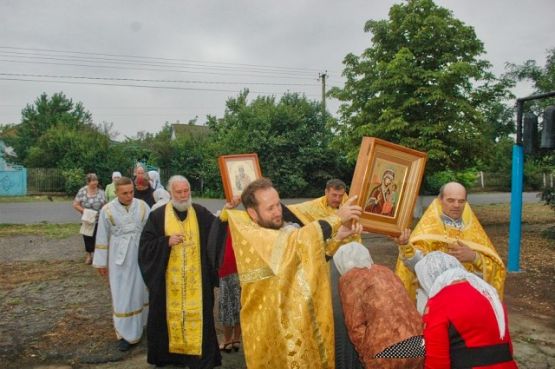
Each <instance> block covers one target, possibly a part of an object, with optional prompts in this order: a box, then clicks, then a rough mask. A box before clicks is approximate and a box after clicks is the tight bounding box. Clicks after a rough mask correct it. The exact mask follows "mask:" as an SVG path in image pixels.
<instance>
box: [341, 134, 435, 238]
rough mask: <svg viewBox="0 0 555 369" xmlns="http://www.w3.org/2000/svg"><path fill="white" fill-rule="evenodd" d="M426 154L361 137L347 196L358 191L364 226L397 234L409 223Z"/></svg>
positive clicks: (383, 232) (379, 140) (372, 138)
mask: <svg viewBox="0 0 555 369" xmlns="http://www.w3.org/2000/svg"><path fill="white" fill-rule="evenodd" d="M427 159H428V155H427V154H426V153H423V152H420V151H416V150H413V149H409V148H407V147H404V146H401V145H397V144H394V143H391V142H388V141H384V140H381V139H378V138H375V137H363V138H362V143H361V145H360V151H359V154H358V159H357V163H356V166H355V171H354V174H353V180H352V182H351V189H350V192H349V196H353V195H358V198H357V203H358V205H360V206H361V207H362V215H361V217H360V223H361V224H362V226H363V228H364V230H366V231H369V232H374V233H381V234H385V235H390V236H394V237H397V236H399V235H400V234H401V231H402V230H403V229H405V228H407V227H409V226H410V225H411V222H412V214H413V211H414V205H415V203H416V199H417V197H418V193H419V191H420V185H421V183H422V178H423V176H424V168H425V167H426V161H427Z"/></svg>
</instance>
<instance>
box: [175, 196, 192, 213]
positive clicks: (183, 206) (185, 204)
mask: <svg viewBox="0 0 555 369" xmlns="http://www.w3.org/2000/svg"><path fill="white" fill-rule="evenodd" d="M192 204H193V198H192V197H191V196H189V198H188V199H187V200H181V201H178V200H175V199H172V205H173V207H174V208H176V209H177V210H178V211H185V210H188V209H189V208H190V207H191V205H192Z"/></svg>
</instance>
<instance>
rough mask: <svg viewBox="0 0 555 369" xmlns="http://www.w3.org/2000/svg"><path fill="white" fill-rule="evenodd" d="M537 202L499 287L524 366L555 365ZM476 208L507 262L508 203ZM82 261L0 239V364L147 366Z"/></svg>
mask: <svg viewBox="0 0 555 369" xmlns="http://www.w3.org/2000/svg"><path fill="white" fill-rule="evenodd" d="M538 206H542V205H530V206H528V207H526V206H525V216H524V218H523V235H522V257H521V268H522V272H519V273H509V274H508V277H507V281H506V292H505V302H506V304H507V306H508V309H509V320H510V329H511V335H512V338H513V344H514V350H515V357H516V359H517V361H518V362H519V367H520V368H529V369H544V368H545V369H547V368H555V342H554V341H555V340H554V337H555V294H554V293H553V289H554V288H555V242H554V241H553V240H552V239H551V240H549V239H547V238H545V237H544V236H542V232H544V230H545V229H547V228H549V227H552V226H553V225H554V224H555V216H554V215H553V212H552V211H551V212H545V211H543V209H542V211H541V212H540V211H538V210H537V209H539V208H535V207H538ZM477 210H478V211H477V213H478V216H479V218H480V219H481V221H482V224H483V225H484V227H485V228H486V231H487V232H488V234H489V236H490V237H491V239H492V241H493V243H494V244H495V245H497V248H498V251H499V254H500V255H501V257H502V259H503V260H505V261H506V260H507V238H508V226H509V225H508V220H507V218H508V217H507V215H506V214H507V207H506V206H505V207H503V206H484V207H480V208H478V209H477ZM538 214H540V215H538ZM364 241H365V244H366V245H367V246H368V247H369V248H370V251H371V253H372V257H373V259H374V261H375V262H377V263H380V264H384V265H388V266H390V267H393V266H394V262H395V258H396V254H397V251H396V248H395V247H394V245H393V243H392V242H391V241H390V240H389V239H387V238H384V237H380V236H376V235H367V236H365V237H364ZM83 259H84V251H83V245H82V240H81V238H80V237H79V236H77V235H76V236H72V237H69V238H67V239H63V240H52V239H47V238H44V237H37V236H15V237H4V238H0V265H1V268H0V314H1V316H2V319H1V321H0V368H49V369H54V368H56V369H61V368H64V369H67V368H76V369H81V368H83V369H93V368H94V369H100V368H104V369H131V368H138V369H142V368H145V369H146V368H152V367H153V366H151V365H148V364H147V363H146V356H145V355H146V346H145V342H144V341H145V340H143V342H141V344H139V345H138V346H137V347H134V348H133V349H132V350H131V351H130V352H127V353H121V352H119V351H118V350H117V349H116V337H115V334H114V330H113V328H112V321H111V305H110V294H109V291H108V285H107V283H106V281H105V280H103V279H102V278H101V277H100V276H99V275H98V274H97V273H96V270H95V269H94V268H92V267H90V266H88V265H85V264H84V263H83ZM220 328H221V327H218V329H219V332H221V329H220ZM223 360H224V361H223V366H222V367H223V368H244V360H243V357H242V355H241V352H239V353H231V354H227V353H223Z"/></svg>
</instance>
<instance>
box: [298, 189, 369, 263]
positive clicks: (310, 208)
mask: <svg viewBox="0 0 555 369" xmlns="http://www.w3.org/2000/svg"><path fill="white" fill-rule="evenodd" d="M348 199H349V196H348V195H347V194H343V199H342V200H341V204H344V203H345V201H347V200H348ZM287 208H289V210H291V212H292V213H293V214H295V216H296V217H297V218H299V220H300V221H301V222H303V224H305V225H306V224H308V223H311V222H314V221H315V220H320V219H324V218H326V217H329V216H330V215H335V213H336V212H337V209H334V208H332V207H331V206H328V200H327V198H326V196H322V197H319V198H317V199H314V200H310V201H305V202H301V203H299V204H293V205H287ZM349 242H359V243H362V238H361V236H360V235H352V236H349V237H347V238H346V239H344V240H343V241H341V242H338V241H333V240H330V241H328V246H327V248H326V255H328V256H332V255H333V254H335V252H336V251H337V249H338V248H339V247H340V246H341V245H344V244H346V243H349Z"/></svg>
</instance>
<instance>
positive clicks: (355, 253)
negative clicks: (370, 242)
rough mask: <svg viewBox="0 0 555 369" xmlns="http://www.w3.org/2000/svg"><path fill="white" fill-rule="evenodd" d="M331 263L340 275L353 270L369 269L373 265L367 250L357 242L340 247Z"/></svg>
mask: <svg viewBox="0 0 555 369" xmlns="http://www.w3.org/2000/svg"><path fill="white" fill-rule="evenodd" d="M333 262H334V264H335V267H336V268H337V270H338V271H339V274H341V275H343V274H345V273H347V272H348V271H349V270H351V269H353V268H369V267H370V266H371V265H372V264H374V262H373V261H372V257H371V256H370V252H369V251H368V249H367V248H366V247H365V246H364V245H362V244H360V243H358V242H349V243H347V244H345V245H343V246H341V247H340V248H339V250H337V252H336V253H335V255H333Z"/></svg>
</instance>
